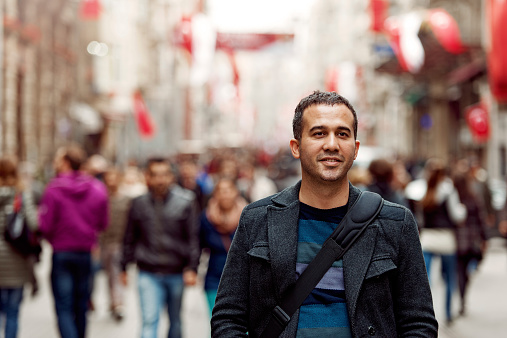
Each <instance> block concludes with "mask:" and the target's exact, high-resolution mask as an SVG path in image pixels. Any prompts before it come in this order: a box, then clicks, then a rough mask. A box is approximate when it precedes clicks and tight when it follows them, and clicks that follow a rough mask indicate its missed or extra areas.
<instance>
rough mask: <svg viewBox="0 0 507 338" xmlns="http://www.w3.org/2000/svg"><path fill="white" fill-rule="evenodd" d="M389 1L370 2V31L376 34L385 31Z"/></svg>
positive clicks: (376, 0)
mask: <svg viewBox="0 0 507 338" xmlns="http://www.w3.org/2000/svg"><path fill="white" fill-rule="evenodd" d="M388 9H389V0H370V11H371V25H370V29H371V30H372V31H374V32H376V33H381V32H383V31H384V21H385V20H386V18H387V12H388Z"/></svg>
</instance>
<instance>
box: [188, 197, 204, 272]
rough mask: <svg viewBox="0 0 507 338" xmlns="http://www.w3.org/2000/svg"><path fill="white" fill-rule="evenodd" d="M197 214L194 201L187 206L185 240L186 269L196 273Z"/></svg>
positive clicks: (197, 255) (198, 226) (197, 254)
mask: <svg viewBox="0 0 507 338" xmlns="http://www.w3.org/2000/svg"><path fill="white" fill-rule="evenodd" d="M199 229H200V224H199V212H198V206H197V201H196V200H194V201H193V202H192V203H191V204H190V206H189V212H188V217H187V224H186V230H187V232H188V233H187V236H188V237H187V238H188V249H189V251H188V253H189V257H188V265H187V267H186V268H187V269H191V270H194V271H197V267H198V266H199V256H200V251H201V250H200V246H199Z"/></svg>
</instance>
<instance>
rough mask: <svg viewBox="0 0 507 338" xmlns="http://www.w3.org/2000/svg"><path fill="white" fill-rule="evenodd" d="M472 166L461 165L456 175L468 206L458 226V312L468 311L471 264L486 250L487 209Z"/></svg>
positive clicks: (456, 184) (477, 260)
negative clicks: (477, 187) (475, 185)
mask: <svg viewBox="0 0 507 338" xmlns="http://www.w3.org/2000/svg"><path fill="white" fill-rule="evenodd" d="M468 169H469V168H462V170H461V171H456V172H455V174H454V175H453V181H454V186H455V187H456V190H457V191H458V195H459V198H460V201H461V202H462V203H463V204H464V205H465V207H466V210H467V217H466V220H465V222H464V223H463V225H462V226H459V227H457V228H456V233H457V239H458V241H457V255H458V256H457V274H458V285H459V295H460V310H459V314H460V315H464V314H465V312H466V303H467V302H466V294H467V289H468V282H469V280H470V273H471V270H473V269H472V265H474V266H477V265H478V264H479V263H480V262H481V260H482V258H483V254H484V252H485V250H486V243H487V242H486V240H487V237H486V217H487V214H488V213H487V210H486V209H485V208H484V206H483V204H481V202H480V198H479V196H477V195H476V193H474V190H473V189H472V184H473V180H474V178H473V177H472V176H471V175H472V173H471V172H470V170H468Z"/></svg>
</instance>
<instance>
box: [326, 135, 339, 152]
mask: <svg viewBox="0 0 507 338" xmlns="http://www.w3.org/2000/svg"><path fill="white" fill-rule="evenodd" d="M339 148H340V147H339V145H338V138H337V137H336V135H334V134H329V135H328V136H327V137H326V140H325V142H324V149H325V150H331V151H337V150H338V149H339Z"/></svg>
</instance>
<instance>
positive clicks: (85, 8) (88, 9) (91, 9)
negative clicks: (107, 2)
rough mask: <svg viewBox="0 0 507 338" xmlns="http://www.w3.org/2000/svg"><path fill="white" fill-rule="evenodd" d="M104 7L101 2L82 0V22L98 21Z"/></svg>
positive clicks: (97, 0)
mask: <svg viewBox="0 0 507 338" xmlns="http://www.w3.org/2000/svg"><path fill="white" fill-rule="evenodd" d="M101 10H102V6H101V5H100V1H99V0H82V1H81V8H80V16H81V19H82V20H98V19H99V18H100V12H101Z"/></svg>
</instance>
